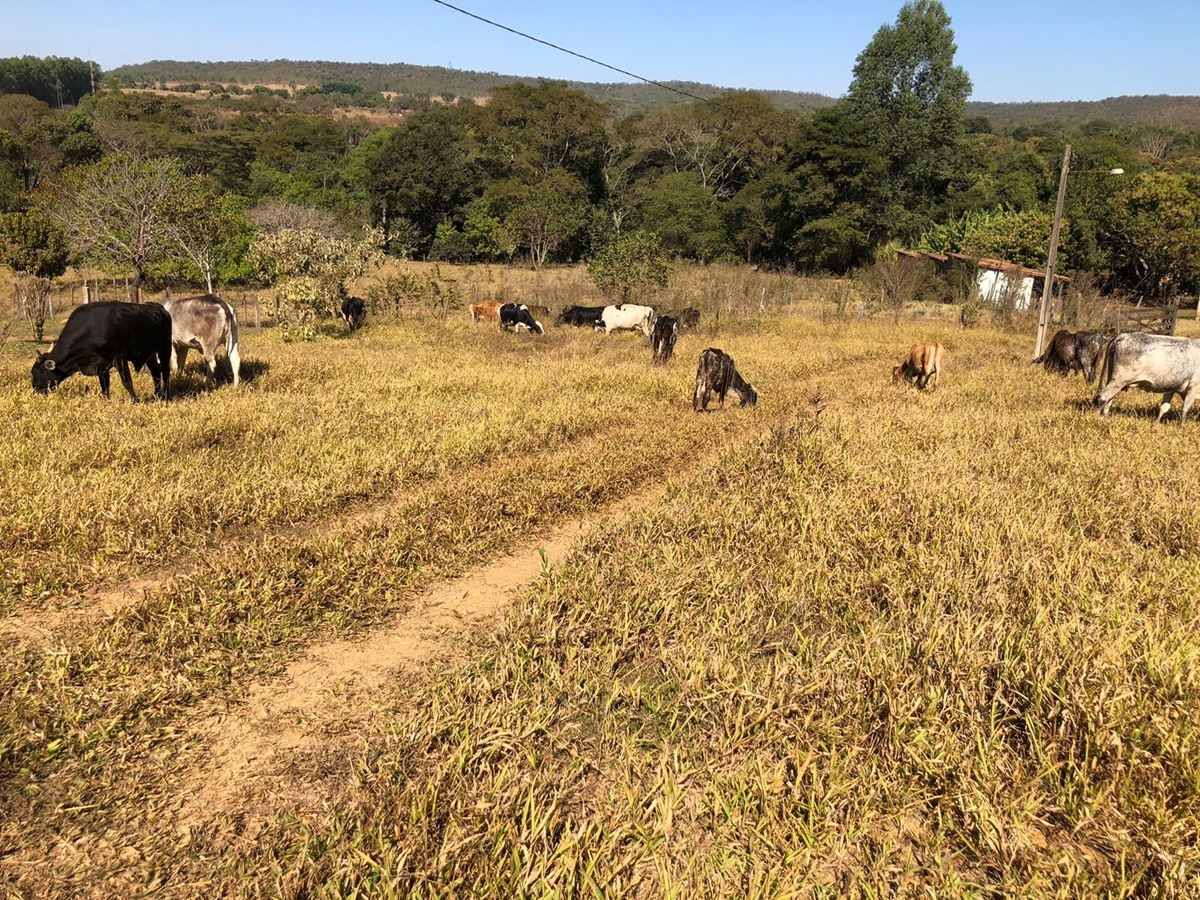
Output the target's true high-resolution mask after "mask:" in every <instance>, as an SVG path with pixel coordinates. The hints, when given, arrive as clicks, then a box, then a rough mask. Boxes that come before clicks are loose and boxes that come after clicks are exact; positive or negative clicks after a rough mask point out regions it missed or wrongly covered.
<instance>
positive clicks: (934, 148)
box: [846, 0, 971, 239]
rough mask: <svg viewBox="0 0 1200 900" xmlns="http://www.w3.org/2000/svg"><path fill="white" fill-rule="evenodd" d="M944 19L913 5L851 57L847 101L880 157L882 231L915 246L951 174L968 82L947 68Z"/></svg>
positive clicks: (922, 1)
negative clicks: (884, 203) (884, 167)
mask: <svg viewBox="0 0 1200 900" xmlns="http://www.w3.org/2000/svg"><path fill="white" fill-rule="evenodd" d="M956 49H957V48H956V46H955V43H954V32H953V31H952V30H951V28H950V16H948V15H947V14H946V9H945V7H943V6H942V4H941V3H940V2H938V0H912V2H910V3H906V4H905V5H904V6H903V7H901V8H900V12H899V14H898V15H897V16H896V22H895V24H894V25H884V26H883V27H882V28H880V29H879V31H877V32H876V33H875V36H874V37H873V38H872V39H871V42H870V43H869V44H868V45H867V46H866V48H865V49H864V50H863V51H862V53H860V54H859V55H858V61H857V62H856V63H855V65H854V79H853V81H851V83H850V90H849V93H848V95H847V97H846V102H847V103H848V104H849V106H850V109H851V111H852V112H853V114H854V116H855V117H856V118H858V119H859V120H860V121H861V122H862V123H863V125H864V126H865V128H866V131H867V134H868V138H869V140H870V141H871V144H872V145H873V146H875V147H878V148H879V149H880V151H881V152H882V153H883V154H884V156H885V158H886V160H887V164H888V171H887V180H886V182H885V188H886V197H887V200H888V225H889V226H890V228H891V230H892V233H893V234H894V235H896V236H899V237H902V238H909V239H911V238H914V237H916V236H917V235H918V234H920V232H921V231H923V230H924V228H925V227H926V226H927V225H928V224H929V223H930V221H931V219H932V218H933V217H934V216H935V215H936V213H937V211H938V209H939V207H940V206H941V205H942V200H943V198H944V197H945V195H946V193H947V189H948V187H949V185H950V183H951V182H952V180H953V179H954V178H955V176H956V175H957V174H958V171H959V154H960V145H961V140H962V137H963V135H964V134H965V131H966V104H967V96H968V95H969V94H970V93H971V79H970V78H969V77H968V76H967V73H966V71H964V70H963V68H962V67H961V66H957V65H955V64H954V53H955V50H956Z"/></svg>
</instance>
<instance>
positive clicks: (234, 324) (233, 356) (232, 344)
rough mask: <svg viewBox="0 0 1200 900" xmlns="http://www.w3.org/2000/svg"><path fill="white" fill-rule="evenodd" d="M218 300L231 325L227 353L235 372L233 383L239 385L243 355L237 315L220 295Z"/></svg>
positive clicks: (227, 336) (228, 329) (227, 337)
mask: <svg viewBox="0 0 1200 900" xmlns="http://www.w3.org/2000/svg"><path fill="white" fill-rule="evenodd" d="M217 302H218V303H220V304H221V309H223V310H224V311H225V319H226V321H227V322H228V323H229V327H228V328H226V329H225V355H226V356H228V357H229V369H230V371H231V372H233V385H234V387H237V385H238V381H239V380H240V372H241V368H242V360H241V356H240V355H239V353H238V320H237V315H236V314H235V313H234V311H233V307H232V306H230V305H229V304H228V303H226V302H225V301H224V300H222V299H221V298H220V297H218V298H217Z"/></svg>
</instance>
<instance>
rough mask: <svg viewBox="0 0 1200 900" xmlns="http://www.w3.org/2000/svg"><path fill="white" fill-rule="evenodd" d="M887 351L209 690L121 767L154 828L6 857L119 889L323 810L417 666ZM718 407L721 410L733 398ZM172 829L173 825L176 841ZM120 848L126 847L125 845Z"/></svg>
mask: <svg viewBox="0 0 1200 900" xmlns="http://www.w3.org/2000/svg"><path fill="white" fill-rule="evenodd" d="M879 366H880V364H879V361H878V359H877V358H874V357H873V358H871V359H865V358H861V357H860V358H858V359H855V360H852V361H850V362H847V363H845V364H844V365H841V366H837V367H833V368H830V369H829V370H825V371H821V372H820V373H819V374H813V375H811V376H810V377H802V378H800V379H797V380H796V381H793V382H792V383H791V384H790V385H788V389H789V391H788V392H789V394H790V395H791V396H792V397H793V402H792V403H791V405H790V406H788V405H787V404H781V405H780V406H779V407H776V410H775V411H773V413H772V414H771V415H770V416H769V417H766V418H764V417H761V416H759V417H758V418H757V421H756V423H755V424H754V425H753V426H752V427H751V428H749V429H747V430H746V431H742V432H740V433H736V435H735V436H727V437H725V438H721V439H719V442H709V443H708V446H707V447H706V448H705V451H704V455H703V457H701V458H694V457H693V458H690V459H687V460H686V461H681V460H676V461H675V462H674V464H673V465H671V466H670V467H669V468H668V469H667V470H666V471H663V472H660V473H659V474H658V475H657V476H656V477H655V478H654V479H653V484H654V485H655V486H654V487H652V488H650V489H647V490H642V491H640V492H638V493H636V494H632V495H630V496H627V497H625V498H624V499H622V500H619V501H617V502H615V503H610V504H608V505H606V506H603V507H601V508H599V509H596V510H594V511H591V512H588V513H586V514H584V515H582V516H575V517H572V518H569V519H568V521H566V522H565V523H562V524H557V525H548V526H547V527H545V528H544V529H539V530H538V531H536V532H534V533H531V534H530V535H528V536H527V537H525V538H524V539H523V540H522V541H521V543H520V544H519V546H518V547H517V549H515V550H513V551H511V552H507V553H505V554H504V555H501V556H498V557H494V558H492V559H490V560H488V561H486V562H483V563H481V564H478V565H476V566H475V567H474V568H471V569H469V570H468V571H467V572H465V573H464V574H463V575H461V576H459V577H455V578H452V579H447V580H442V581H438V582H434V583H432V584H429V585H427V586H426V587H425V588H424V589H422V590H420V591H419V592H418V593H417V594H416V595H415V596H413V597H412V600H411V603H408V604H406V605H405V607H404V608H403V610H402V611H400V612H398V613H396V614H395V616H394V617H393V618H392V619H391V620H390V621H386V622H385V623H384V624H382V625H380V626H378V627H374V628H372V629H371V630H370V632H369V633H368V634H366V635H364V636H363V637H361V638H355V639H333V640H327V641H324V642H320V643H314V644H311V645H309V646H308V647H307V648H306V649H303V650H302V651H300V655H299V656H297V657H296V658H294V659H293V661H292V662H291V663H290V664H289V665H288V667H287V669H286V671H285V672H284V673H283V674H282V675H275V676H263V677H261V678H258V679H257V680H255V681H253V682H251V683H249V685H248V686H246V687H244V688H243V689H241V690H240V691H238V692H237V694H236V695H233V696H231V695H230V694H229V693H224V694H221V695H217V696H215V697H213V698H212V699H209V700H203V701H201V702H199V703H198V705H196V706H195V707H193V708H192V710H191V711H190V712H189V714H188V715H187V716H186V718H181V719H180V720H179V721H178V727H179V731H178V733H177V734H176V736H175V737H173V738H172V739H171V741H170V743H171V745H172V746H173V747H174V748H175V749H174V750H173V751H172V753H171V754H170V757H169V758H166V759H156V760H142V761H140V762H136V761H135V762H132V763H131V768H130V771H129V772H128V773H124V774H122V776H121V777H122V778H123V779H126V778H129V779H131V780H133V779H144V778H148V779H151V780H152V781H153V780H155V779H158V781H159V783H158V784H157V785H156V786H155V789H154V791H153V793H154V795H155V796H154V799H153V804H152V808H148V809H145V810H143V811H142V813H140V814H139V818H140V817H141V816H144V815H149V816H150V817H152V818H153V819H154V820H155V821H154V825H153V829H152V832H153V833H152V834H151V833H147V832H145V831H143V830H142V829H143V828H144V826H145V824H146V823H145V821H144V820H143V821H141V824H140V825H138V826H136V827H137V831H138V832H140V834H133V833H127V832H125V827H126V826H120V825H118V826H117V829H118V830H117V831H112V830H110V828H111V827H112V825H113V824H115V823H110V824H108V825H103V826H100V828H98V829H95V830H92V829H87V830H88V831H89V832H90V836H88V837H87V838H85V841H86V842H87V846H94V845H98V846H100V847H101V848H108V849H102V851H101V852H99V853H97V854H93V851H91V850H84V849H83V848H82V846H79V847H78V849H77V845H76V844H68V843H66V842H65V841H62V840H61V839H60V838H54V837H51V838H50V844H52V845H53V846H51V845H48V844H46V843H35V842H31V843H29V844H25V845H24V846H14V847H12V848H10V850H9V855H8V856H7V857H6V858H5V859H4V862H5V864H6V866H11V871H12V872H15V873H20V874H19V877H20V878H21V880H22V881H23V882H24V883H26V884H38V883H59V884H62V883H64V882H63V881H62V880H60V879H61V878H63V877H64V876H62V875H60V874H58V873H56V872H55V871H54V870H56V869H57V870H61V869H63V868H66V869H69V870H71V873H70V874H69V875H66V876H65V877H66V878H68V879H69V883H70V884H72V885H79V884H92V885H97V886H100V885H103V887H102V888H101V889H100V893H99V895H102V896H107V895H110V894H109V893H105V892H106V891H111V890H115V889H116V888H117V887H120V888H121V889H122V890H124V889H125V888H129V889H134V888H136V887H137V886H138V885H142V886H144V875H145V873H147V872H148V871H153V870H157V871H159V872H160V873H161V872H162V871H163V870H164V869H166V870H171V869H176V870H177V869H178V867H180V866H183V867H186V866H187V862H186V860H187V857H188V856H189V855H195V854H196V853H201V854H208V853H211V852H214V851H216V850H219V848H221V847H222V846H228V845H229V842H231V841H244V840H253V837H254V835H255V834H257V833H258V831H259V830H260V829H261V828H262V827H263V826H265V825H266V824H267V823H269V822H271V821H273V820H275V819H276V818H278V817H279V816H280V815H285V814H291V815H295V816H298V817H301V818H304V817H305V816H307V815H311V814H314V813H317V812H319V811H320V809H321V807H322V804H325V803H328V802H331V799H332V798H333V797H334V796H336V794H337V792H338V785H339V783H340V782H341V781H342V780H344V779H345V778H346V777H347V775H348V774H350V773H348V772H347V771H346V767H347V766H349V765H350V764H351V760H352V759H353V758H354V756H355V755H354V753H353V752H349V751H351V750H352V748H356V747H359V746H362V745H363V743H364V742H372V741H376V740H377V739H379V737H380V735H385V734H386V729H387V727H388V726H389V724H390V723H391V722H393V721H395V720H396V717H397V710H398V709H402V708H404V706H405V704H406V703H409V702H411V698H410V697H408V696H407V694H406V692H405V689H406V684H407V682H406V680H405V673H413V674H417V673H420V672H421V671H422V670H423V669H425V668H427V667H429V666H440V665H447V664H449V665H453V664H454V663H455V662H456V661H458V660H460V659H461V658H462V657H463V653H464V650H466V649H467V648H469V647H470V646H471V645H472V642H471V641H470V640H469V639H468V637H469V636H470V635H471V634H472V632H477V631H478V629H480V628H481V627H483V628H487V627H488V625H489V624H490V623H491V622H493V621H495V618H496V617H497V616H498V615H500V614H502V613H503V612H504V611H505V610H506V609H507V608H508V606H509V605H510V603H511V602H512V600H513V598H514V597H515V596H516V595H517V594H518V593H519V592H520V590H521V589H523V588H527V587H528V586H530V585H531V584H532V583H533V582H534V581H535V580H536V579H537V578H538V577H539V576H540V574H541V573H542V572H543V571H545V570H546V569H547V567H552V566H554V565H557V564H559V563H561V562H562V561H563V560H564V559H566V558H567V557H568V556H569V555H570V553H571V552H572V550H573V549H574V548H575V547H576V546H577V545H578V544H579V542H580V540H581V539H582V538H585V537H586V536H587V535H588V534H589V533H592V532H594V531H595V529H597V528H604V527H610V528H611V527H615V526H618V525H619V524H621V523H623V522H624V521H625V520H627V519H629V518H631V517H632V516H634V515H636V514H638V513H639V512H641V511H644V510H647V509H650V508H653V507H654V506H655V505H656V504H658V503H659V502H661V500H662V499H663V497H664V496H665V495H666V493H667V491H668V490H669V488H668V482H669V481H670V480H672V479H676V480H678V479H680V478H689V477H704V475H705V473H707V472H708V471H710V470H711V469H712V468H713V467H714V465H715V464H716V463H717V461H718V459H719V458H720V456H721V454H723V453H725V452H727V451H728V450H729V449H730V447H731V446H734V445H743V444H746V443H750V442H754V441H758V440H762V439H763V438H764V437H766V436H767V435H769V434H770V433H771V431H772V429H774V428H775V427H777V426H779V425H781V424H783V423H784V422H787V421H794V420H795V419H796V417H797V415H799V416H802V417H804V416H808V417H813V416H815V415H817V414H818V413H819V412H820V409H821V408H823V406H824V404H825V403H827V402H833V403H836V402H838V401H837V400H836V399H833V400H828V399H826V400H822V399H821V398H822V397H824V398H832V397H834V396H835V395H834V393H833V392H832V390H831V389H830V386H831V385H832V384H834V383H835V382H836V379H837V378H838V377H846V376H847V375H848V374H850V373H856V374H861V375H862V377H870V378H874V377H875V376H876V370H877V369H879ZM780 387H781V388H782V385H781V386H780ZM796 401H799V406H798V405H797V402H796ZM806 404H807V405H806ZM717 415H718V416H719V418H717V419H714V420H713V421H714V423H717V422H722V421H724V420H725V417H727V416H737V412H736V411H733V410H727V411H726V412H725V413H724V414H717ZM693 421H701V420H693ZM681 462H682V464H681ZM424 491H425V488H424V486H418V487H417V489H416V490H415V491H414V490H413V487H412V486H411V485H409V486H403V487H400V488H398V489H396V490H395V491H393V492H392V493H390V494H388V495H387V496H385V497H382V498H380V499H378V500H374V501H370V502H366V503H364V504H361V505H359V506H358V507H357V508H354V509H351V510H347V511H344V512H342V513H339V514H335V515H333V516H329V517H326V518H323V519H321V520H320V521H311V522H306V523H302V524H299V525H296V526H291V527H286V528H278V529H257V530H255V531H254V532H250V531H247V532H244V533H241V534H234V535H229V534H226V535H225V536H224V541H223V542H222V544H221V545H220V546H217V547H213V548H206V549H205V550H204V551H201V552H199V553H194V554H191V555H190V556H188V557H184V558H181V559H179V560H177V561H176V562H177V563H178V566H179V567H178V568H173V569H172V570H167V569H157V570H155V571H154V572H150V573H145V572H143V573H139V575H138V576H137V577H136V578H133V579H131V580H129V581H127V582H125V583H123V584H120V585H117V586H115V587H113V588H109V589H107V590H105V591H103V592H95V593H91V594H90V595H86V596H84V597H74V598H63V600H61V601H58V600H54V601H51V606H50V608H46V609H43V610H42V611H40V612H38V613H37V614H33V613H30V612H24V613H23V614H20V615H14V616H10V617H7V618H6V619H3V620H0V636H4V635H5V633H6V632H7V633H8V634H10V635H13V636H15V637H16V639H17V640H18V642H28V643H31V644H34V645H37V646H52V645H53V644H54V642H55V641H56V639H57V638H58V636H59V634H60V631H59V630H60V629H61V633H66V634H69V633H71V632H78V630H79V629H80V628H81V627H86V626H87V623H88V621H90V620H103V619H105V618H106V617H113V616H115V615H118V614H120V612H121V611H122V610H123V609H125V608H126V607H128V606H130V605H133V604H136V603H139V602H141V601H142V600H143V599H144V598H145V597H146V596H147V595H154V594H161V593H162V592H163V591H166V590H169V589H170V586H171V583H172V581H173V580H174V579H178V578H184V577H186V576H187V574H188V573H189V572H191V571H194V570H195V569H197V568H199V567H202V566H204V564H205V560H206V559H207V558H208V557H209V555H210V554H214V553H218V552H220V551H221V549H222V548H228V547H230V546H232V545H234V544H246V545H253V544H256V543H259V544H265V541H264V538H265V537H268V536H270V537H296V538H304V537H306V536H313V535H318V534H330V533H332V532H334V531H339V532H340V531H344V530H349V529H353V528H356V527H360V526H365V525H370V524H372V523H375V522H381V521H383V520H385V519H387V518H388V517H389V516H393V517H394V516H397V515H403V514H404V513H405V511H406V510H411V509H412V508H413V506H412V504H413V502H414V498H416V499H418V500H419V498H420V497H421V496H422V495H423V493H424ZM56 816H57V814H56ZM56 816H55V817H56ZM121 818H126V817H125V816H124V815H122V817H121ZM127 824H133V823H132V822H130V823H127ZM167 835H170V836H173V840H172V839H171V838H167V839H166V840H164V836H167ZM143 841H145V842H146V843H145V844H143ZM172 845H173V846H174V848H175V849H174V851H171V852H173V854H174V856H173V857H172V859H171V860H168V859H166V858H164V856H163V854H165V853H167V852H168V849H167V848H168V847H170V846H172ZM120 847H123V848H124V849H123V850H121V851H120V852H119V853H118V852H117V851H116V848H120ZM110 850H111V851H112V852H110ZM126 855H128V857H129V858H128V859H126V858H125V857H126ZM147 866H148V867H149V869H147ZM42 876H46V877H45V879H44V880H43V877H42Z"/></svg>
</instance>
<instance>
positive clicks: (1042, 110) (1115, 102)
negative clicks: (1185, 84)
mask: <svg viewBox="0 0 1200 900" xmlns="http://www.w3.org/2000/svg"><path fill="white" fill-rule="evenodd" d="M967 109H968V111H969V112H970V114H971V115H975V116H987V117H988V120H989V121H990V122H991V123H992V127H993V128H1011V127H1014V126H1017V125H1031V124H1033V123H1035V122H1047V121H1052V122H1058V123H1060V124H1063V125H1082V124H1083V123H1085V122H1091V121H1095V120H1097V119H1105V120H1107V121H1110V122H1122V123H1124V124H1127V125H1162V126H1165V127H1170V128H1200V97H1192V96H1181V97H1176V96H1170V95H1167V94H1156V95H1148V96H1140V97H1128V96H1127V97H1108V98H1107V99H1105V100H1062V101H1058V102H1039V101H1030V102H1027V103H981V102H975V101H973V102H971V103H968V104H967Z"/></svg>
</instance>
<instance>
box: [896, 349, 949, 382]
mask: <svg viewBox="0 0 1200 900" xmlns="http://www.w3.org/2000/svg"><path fill="white" fill-rule="evenodd" d="M930 378H932V379H933V386H934V387H937V386H938V385H939V384H941V379H942V345H941V344H939V343H937V342H935V341H927V342H926V341H923V342H921V343H919V344H913V345H912V347H911V348H909V351H908V359H906V360H904V362H902V363H900V365H898V366H896V367H895V368H894V369H892V381H894V382H895V381H900V380H901V379H904V380H905V381H912V382H913V383H914V384H916V386H917V387H919V388H924V387H925V386H926V385H927V384H929V379H930Z"/></svg>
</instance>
